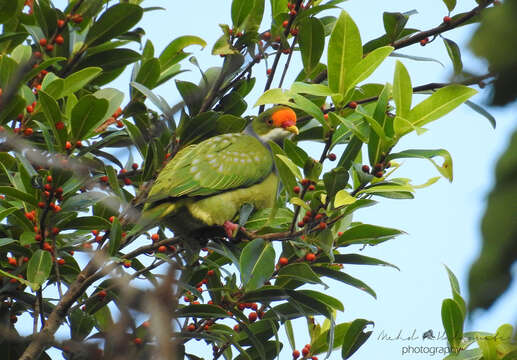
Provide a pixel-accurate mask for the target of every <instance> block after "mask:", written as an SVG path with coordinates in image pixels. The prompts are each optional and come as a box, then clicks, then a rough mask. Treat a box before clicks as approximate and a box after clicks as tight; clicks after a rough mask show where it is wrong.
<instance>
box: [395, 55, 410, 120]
mask: <svg viewBox="0 0 517 360" xmlns="http://www.w3.org/2000/svg"><path fill="white" fill-rule="evenodd" d="M412 98H413V87H412V85H411V79H410V77H409V73H408V71H407V69H406V67H405V66H404V64H402V63H401V62H400V61H397V63H396V65H395V75H394V78H393V100H394V101H395V108H396V112H397V115H398V116H401V117H404V118H405V117H406V116H407V115H408V114H409V111H410V110H411V101H412Z"/></svg>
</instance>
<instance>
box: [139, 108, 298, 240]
mask: <svg viewBox="0 0 517 360" xmlns="http://www.w3.org/2000/svg"><path fill="white" fill-rule="evenodd" d="M281 109H284V111H285V109H286V108H285V107H281ZM287 109H288V108H287ZM288 111H292V110H290V109H288ZM272 113H273V112H272V111H271V110H270V111H268V112H267V113H265V114H264V115H263V116H260V117H258V118H255V119H254V120H253V122H252V126H251V127H250V132H252V133H254V134H255V135H257V137H255V136H253V135H248V134H244V133H232V134H224V135H218V136H215V137H212V138H210V139H207V140H205V141H202V142H200V143H199V144H195V145H190V146H188V147H186V148H184V149H182V150H180V151H179V152H178V153H177V154H176V155H175V156H174V158H173V159H172V160H171V161H170V162H169V163H168V164H167V165H166V166H165V168H164V169H163V170H162V171H161V172H160V174H159V175H158V178H157V179H156V181H155V183H154V185H153V187H152V188H151V191H150V192H149V195H148V198H147V200H146V203H147V204H146V205H145V207H144V211H143V213H142V216H141V219H140V220H139V224H138V225H139V226H137V228H141V229H143V228H148V227H150V226H152V225H155V224H156V223H157V222H158V221H160V220H163V221H165V223H166V224H167V225H168V226H170V227H171V228H172V229H173V231H174V232H175V233H177V234H180V235H184V234H186V235H189V234H191V233H193V232H196V231H198V230H200V229H203V228H207V227H212V226H215V225H223V224H224V223H225V222H226V221H231V220H233V219H234V218H235V216H236V215H237V214H238V212H239V209H240V208H241V207H242V206H243V205H244V204H246V203H249V204H252V205H253V206H254V207H255V208H256V209H263V208H268V207H272V206H273V204H274V201H275V196H276V191H277V186H278V178H277V176H276V175H275V174H274V172H273V159H272V155H271V152H270V150H269V149H268V148H267V147H266V146H265V145H264V144H263V143H262V142H261V141H264V142H265V141H267V140H271V139H276V140H278V139H282V138H285V137H286V136H288V135H289V134H290V133H292V132H293V129H292V127H290V128H289V129H288V130H286V129H285V128H282V127H281V126H278V125H276V124H273V121H272V120H271V118H270V116H271V114H272ZM293 114H294V112H293ZM294 121H296V119H295V120H294ZM284 127H285V126H284ZM294 128H296V127H294ZM296 130H297V129H296Z"/></svg>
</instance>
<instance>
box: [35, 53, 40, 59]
mask: <svg viewBox="0 0 517 360" xmlns="http://www.w3.org/2000/svg"><path fill="white" fill-rule="evenodd" d="M34 57H35V58H38V59H40V58H41V52H39V51H34Z"/></svg>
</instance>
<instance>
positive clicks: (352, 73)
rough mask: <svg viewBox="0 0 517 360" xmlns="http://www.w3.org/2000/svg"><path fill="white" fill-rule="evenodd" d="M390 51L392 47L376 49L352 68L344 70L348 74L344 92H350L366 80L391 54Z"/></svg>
mask: <svg viewBox="0 0 517 360" xmlns="http://www.w3.org/2000/svg"><path fill="white" fill-rule="evenodd" d="M392 51H393V47H392V46H383V47H380V48H377V49H375V50H373V51H372V52H370V53H369V54H368V55H366V56H365V57H364V58H363V59H361V61H359V62H358V63H357V64H355V66H354V67H353V68H351V69H346V70H347V71H349V72H348V74H346V79H345V84H344V89H345V91H349V90H351V89H352V88H353V87H355V86H356V85H357V84H359V83H360V82H361V81H363V80H366V79H367V78H368V77H369V76H370V75H371V74H372V73H373V72H374V71H375V70H376V69H377V68H378V67H379V65H380V64H381V63H382V62H383V61H384V59H386V58H387V57H388V56H389V55H390V54H391V52H392Z"/></svg>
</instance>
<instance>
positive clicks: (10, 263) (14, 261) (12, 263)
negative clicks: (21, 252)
mask: <svg viewBox="0 0 517 360" xmlns="http://www.w3.org/2000/svg"><path fill="white" fill-rule="evenodd" d="M7 262H8V263H9V265H12V266H16V265H18V262H17V261H16V259H15V258H13V257H10V258H7Z"/></svg>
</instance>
